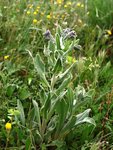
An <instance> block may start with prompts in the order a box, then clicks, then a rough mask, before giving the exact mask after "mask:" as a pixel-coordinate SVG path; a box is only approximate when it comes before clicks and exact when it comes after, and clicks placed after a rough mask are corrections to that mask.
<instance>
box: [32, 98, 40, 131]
mask: <svg viewBox="0 0 113 150" xmlns="http://www.w3.org/2000/svg"><path fill="white" fill-rule="evenodd" d="M33 106H34V109H35V117H36V121H37V123H38V126H39V130H40V131H41V120H40V111H39V107H38V103H37V102H36V101H35V100H33Z"/></svg>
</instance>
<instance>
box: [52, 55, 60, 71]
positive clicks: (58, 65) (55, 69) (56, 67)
mask: <svg viewBox="0 0 113 150" xmlns="http://www.w3.org/2000/svg"><path fill="white" fill-rule="evenodd" d="M60 71H62V61H61V58H58V59H57V61H56V64H55V67H54V69H53V73H54V74H58V73H59V72H60Z"/></svg>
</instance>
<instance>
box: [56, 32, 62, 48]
mask: <svg viewBox="0 0 113 150" xmlns="http://www.w3.org/2000/svg"><path fill="white" fill-rule="evenodd" d="M56 46H57V50H59V49H61V46H60V36H59V34H58V33H57V34H56Z"/></svg>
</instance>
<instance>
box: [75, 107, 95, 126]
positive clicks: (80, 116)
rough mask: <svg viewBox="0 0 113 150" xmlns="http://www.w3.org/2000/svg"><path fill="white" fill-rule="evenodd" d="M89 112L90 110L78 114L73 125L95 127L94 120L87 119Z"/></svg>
mask: <svg viewBox="0 0 113 150" xmlns="http://www.w3.org/2000/svg"><path fill="white" fill-rule="evenodd" d="M90 111H91V109H87V110H85V111H84V112H83V113H80V114H78V115H77V116H76V123H75V125H78V124H81V123H85V122H87V123H90V124H93V125H96V124H95V121H94V119H92V118H90V117H89V112H90Z"/></svg>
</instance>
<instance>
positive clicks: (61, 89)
mask: <svg viewBox="0 0 113 150" xmlns="http://www.w3.org/2000/svg"><path fill="white" fill-rule="evenodd" d="M71 79H72V76H71V75H69V76H68V77H67V78H66V79H65V80H64V81H63V82H62V84H61V85H60V86H59V88H58V89H57V90H56V94H57V95H59V93H60V92H62V91H63V90H64V89H65V88H66V87H67V86H68V84H69V83H70V81H71Z"/></svg>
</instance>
